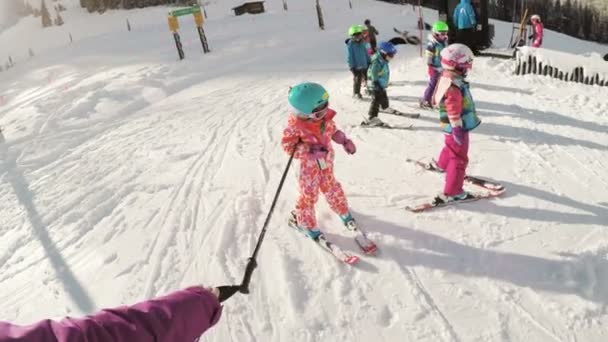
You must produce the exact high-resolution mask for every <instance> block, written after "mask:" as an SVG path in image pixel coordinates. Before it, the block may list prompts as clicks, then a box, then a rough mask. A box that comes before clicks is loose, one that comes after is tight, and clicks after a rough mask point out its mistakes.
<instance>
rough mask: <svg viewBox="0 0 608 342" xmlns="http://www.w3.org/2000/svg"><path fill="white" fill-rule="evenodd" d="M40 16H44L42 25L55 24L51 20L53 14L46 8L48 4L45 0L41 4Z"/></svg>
mask: <svg viewBox="0 0 608 342" xmlns="http://www.w3.org/2000/svg"><path fill="white" fill-rule="evenodd" d="M40 16H41V17H42V27H49V26H53V21H52V20H51V14H50V13H49V10H48V9H47V8H46V4H45V3H44V0H42V3H41V4H40Z"/></svg>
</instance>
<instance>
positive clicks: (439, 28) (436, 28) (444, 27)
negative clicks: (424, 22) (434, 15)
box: [433, 21, 450, 33]
mask: <svg viewBox="0 0 608 342" xmlns="http://www.w3.org/2000/svg"><path fill="white" fill-rule="evenodd" d="M449 30H450V27H449V26H448V24H446V23H444V22H443V21H436V22H435V23H434V24H433V33H439V32H448V31H449Z"/></svg>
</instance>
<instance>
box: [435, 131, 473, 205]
mask: <svg viewBox="0 0 608 342" xmlns="http://www.w3.org/2000/svg"><path fill="white" fill-rule="evenodd" d="M468 153H469V132H465V134H464V140H463V141H462V145H458V144H457V143H456V141H454V138H453V137H452V135H451V134H446V135H445V145H444V147H443V149H442V150H441V153H440V154H439V159H438V160H437V165H438V166H439V167H440V168H442V169H444V170H445V172H446V174H445V187H444V188H443V193H444V194H445V195H447V196H455V195H459V194H461V193H462V191H463V189H462V185H463V183H464V176H465V175H466V169H467V164H468V163H469V157H468Z"/></svg>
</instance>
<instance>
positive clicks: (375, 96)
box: [368, 88, 388, 120]
mask: <svg viewBox="0 0 608 342" xmlns="http://www.w3.org/2000/svg"><path fill="white" fill-rule="evenodd" d="M380 107H382V109H386V108H388V96H387V95H386V89H380V88H376V89H374V90H372V103H371V104H370V106H369V112H368V115H369V118H370V120H371V119H372V118H376V117H378V112H379V111H380Z"/></svg>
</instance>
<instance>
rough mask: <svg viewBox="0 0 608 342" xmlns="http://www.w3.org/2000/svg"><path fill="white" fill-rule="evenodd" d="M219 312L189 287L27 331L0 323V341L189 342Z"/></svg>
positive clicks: (205, 295) (214, 320)
mask: <svg viewBox="0 0 608 342" xmlns="http://www.w3.org/2000/svg"><path fill="white" fill-rule="evenodd" d="M221 314H222V307H221V306H220V303H219V301H218V300H217V298H215V296H214V295H213V294H212V293H210V292H209V291H207V290H206V289H204V288H202V287H190V288H187V289H184V290H181V291H177V292H173V293H171V294H169V295H166V296H164V297H159V298H155V299H151V300H148V301H145V302H142V303H139V304H135V305H133V306H123V307H118V308H115V309H105V310H102V311H100V312H99V313H97V314H95V315H92V316H87V317H85V318H81V319H75V318H69V317H68V318H65V319H64V320H62V321H60V322H56V321H52V320H44V321H40V322H38V323H35V324H32V325H29V326H19V325H15V324H11V323H8V322H1V321H0V341H1V342H16V341H20V342H77V341H78V342H79V341H87V342H107V341H113V342H147V341H158V342H174V341H175V342H177V341H180V342H181V341H183V342H194V341H195V340H196V339H197V338H198V337H199V336H201V335H202V334H203V333H204V332H205V331H206V330H207V329H209V328H211V327H212V326H213V325H215V323H217V321H218V320H219V318H220V316H221Z"/></svg>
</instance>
